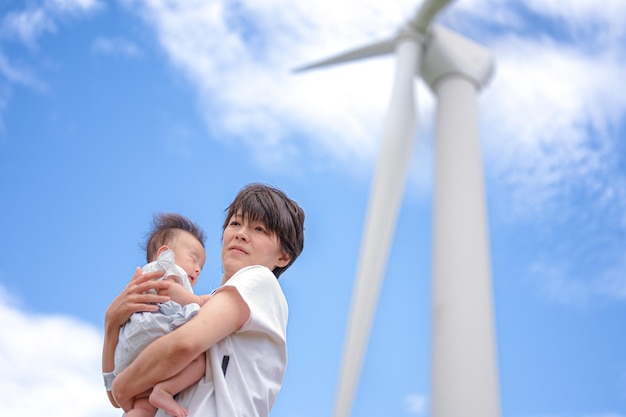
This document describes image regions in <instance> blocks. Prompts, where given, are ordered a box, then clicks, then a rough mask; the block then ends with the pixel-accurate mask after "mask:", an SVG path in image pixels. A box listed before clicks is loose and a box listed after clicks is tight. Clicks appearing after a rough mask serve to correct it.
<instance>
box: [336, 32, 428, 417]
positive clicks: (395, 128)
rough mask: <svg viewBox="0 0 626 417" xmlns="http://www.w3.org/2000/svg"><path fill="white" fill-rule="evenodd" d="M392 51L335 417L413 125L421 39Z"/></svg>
mask: <svg viewBox="0 0 626 417" xmlns="http://www.w3.org/2000/svg"><path fill="white" fill-rule="evenodd" d="M396 54H397V57H398V61H397V68H396V78H395V82H394V86H393V91H392V94H391V103H390V106H389V110H388V113H387V119H386V121H385V127H384V133H383V139H382V143H381V150H380V155H379V159H378V164H377V167H376V172H375V174H374V179H373V182H372V188H371V193H370V200H369V204H368V208H367V216H366V221H365V225H364V232H363V240H362V242H361V252H360V255H359V263H358V267H357V274H356V279H355V286H354V290H353V295H352V306H351V311H350V316H349V319H348V325H347V326H348V327H347V333H346V339H345V344H344V350H343V359H342V365H341V370H340V374H339V379H338V384H337V392H336V397H335V410H334V416H335V417H347V416H348V415H349V414H350V411H351V408H352V403H353V400H354V395H355V390H356V387H357V381H358V379H359V377H360V373H361V366H362V362H363V358H364V356H365V351H366V347H367V341H368V339H369V333H370V330H371V324H372V319H373V316H374V312H375V309H376V304H377V302H378V294H379V291H380V287H381V284H382V279H383V274H384V272H385V268H386V264H387V258H388V254H389V249H390V246H391V242H392V238H393V234H394V230H395V226H396V220H397V216H398V212H399V208H400V203H401V200H402V194H403V192H404V184H405V180H406V175H407V170H408V165H409V162H410V157H411V148H412V145H413V142H414V137H415V131H416V127H417V115H416V110H415V97H414V88H415V75H416V71H417V69H418V68H419V67H420V61H421V55H422V44H421V42H420V40H419V39H418V38H417V37H403V38H400V39H398V44H397V46H396Z"/></svg>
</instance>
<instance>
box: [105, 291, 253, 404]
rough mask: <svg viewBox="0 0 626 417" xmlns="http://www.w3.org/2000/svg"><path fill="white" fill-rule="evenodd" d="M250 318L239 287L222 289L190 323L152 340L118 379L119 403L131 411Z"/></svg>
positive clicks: (115, 393)
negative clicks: (141, 397)
mask: <svg viewBox="0 0 626 417" xmlns="http://www.w3.org/2000/svg"><path fill="white" fill-rule="evenodd" d="M249 317H250V309H249V308H248V305H247V304H246V302H245V301H244V300H243V298H242V297H241V295H240V294H239V292H238V291H237V289H236V288H235V287H231V286H225V287H222V288H220V289H219V290H218V291H217V292H215V294H214V295H213V296H212V297H211V298H210V299H209V300H208V301H207V302H206V303H204V305H203V306H202V308H200V311H199V312H198V314H196V315H195V316H194V317H193V318H192V319H191V320H190V321H189V322H188V323H186V324H185V325H183V326H181V327H179V328H178V329H176V330H175V331H173V332H172V333H169V334H167V335H165V336H162V337H161V338H159V339H158V340H156V341H154V342H153V343H151V344H150V345H149V346H148V347H147V348H146V349H144V351H143V352H141V353H140V354H139V356H138V357H137V358H136V359H135V360H134V361H133V362H132V363H131V364H130V365H129V366H128V368H126V369H125V370H124V371H123V372H122V373H120V374H119V375H118V376H117V377H116V378H115V381H114V382H113V388H112V394H113V397H114V399H115V400H116V402H117V404H119V405H120V406H121V407H122V408H123V409H124V410H125V411H128V410H129V407H130V406H131V405H132V399H133V397H135V396H136V395H137V394H139V393H141V392H144V391H145V390H147V389H149V388H151V387H153V386H154V385H155V384H156V383H158V382H160V381H163V380H165V379H167V378H169V377H171V376H173V375H176V374H177V373H178V372H180V371H181V370H182V369H184V368H185V366H187V365H188V364H189V363H191V361H192V360H193V359H194V358H196V357H197V356H198V355H200V354H201V353H203V352H205V351H207V350H208V349H209V348H210V347H211V346H213V345H214V344H215V343H217V342H219V341H220V340H222V339H223V338H225V337H226V336H228V335H230V334H231V333H234V332H235V331H237V330H238V329H239V328H241V326H243V325H244V323H245V322H246V321H247V320H248V318H249Z"/></svg>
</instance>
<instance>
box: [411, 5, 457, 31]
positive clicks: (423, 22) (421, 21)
mask: <svg viewBox="0 0 626 417" xmlns="http://www.w3.org/2000/svg"><path fill="white" fill-rule="evenodd" d="M452 1H453V0H426V1H424V3H423V4H422V7H420V8H419V10H418V11H417V13H416V14H415V17H413V19H411V21H410V22H409V24H410V25H411V26H412V27H413V28H414V29H415V30H417V31H418V32H420V33H426V32H427V31H428V27H429V26H430V23H431V22H432V21H433V19H434V18H435V16H436V15H437V14H439V12H440V11H441V10H442V9H443V8H444V7H446V6H447V5H448V4H449V3H452Z"/></svg>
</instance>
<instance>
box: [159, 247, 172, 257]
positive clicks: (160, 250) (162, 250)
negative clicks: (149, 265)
mask: <svg viewBox="0 0 626 417" xmlns="http://www.w3.org/2000/svg"><path fill="white" fill-rule="evenodd" d="M169 248H170V247H169V246H167V245H163V246H161V247H160V248H159V249H158V250H157V253H156V256H157V258H158V257H159V255H160V254H162V253H163V252H165V251H166V250H168V249H169Z"/></svg>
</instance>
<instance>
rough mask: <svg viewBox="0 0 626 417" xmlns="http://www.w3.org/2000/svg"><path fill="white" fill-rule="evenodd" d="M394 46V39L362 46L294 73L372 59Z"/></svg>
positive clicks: (298, 69) (389, 51) (306, 66)
mask: <svg viewBox="0 0 626 417" xmlns="http://www.w3.org/2000/svg"><path fill="white" fill-rule="evenodd" d="M394 46H395V38H390V39H385V40H383V41H380V42H376V43H372V44H369V45H366V46H362V47H359V48H356V49H352V50H350V51H347V52H344V53H341V54H339V55H335V56H333V57H330V58H328V59H324V60H321V61H318V62H314V63H312V64H308V65H304V66H302V67H298V68H296V69H294V72H302V71H307V70H310V69H314V68H321V67H326V66H330V65H335V64H341V63H344V62H349V61H356V60H359V59H365V58H372V57H375V56H379V55H385V54H389V53H391V52H393V49H394Z"/></svg>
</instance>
